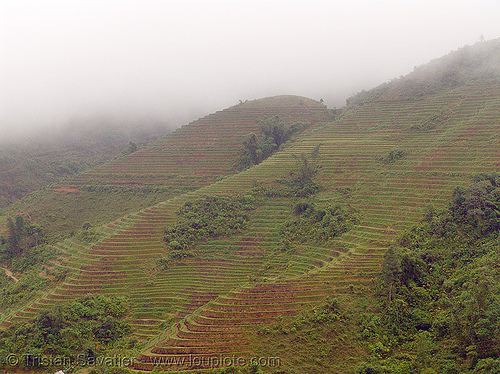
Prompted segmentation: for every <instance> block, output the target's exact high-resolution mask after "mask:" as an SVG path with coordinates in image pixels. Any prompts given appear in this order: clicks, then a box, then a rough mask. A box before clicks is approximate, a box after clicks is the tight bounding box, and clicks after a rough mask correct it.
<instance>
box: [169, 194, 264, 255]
mask: <svg viewBox="0 0 500 374" xmlns="http://www.w3.org/2000/svg"><path fill="white" fill-rule="evenodd" d="M254 208H255V198H254V197H253V196H252V195H245V196H241V197H223V196H205V197H202V198H200V199H198V200H196V201H194V202H187V203H186V204H184V206H183V207H182V208H181V209H180V210H179V212H178V213H177V215H178V217H179V222H178V223H177V224H176V225H175V226H174V227H173V228H170V229H166V230H165V236H164V240H165V242H166V243H167V245H168V247H169V249H171V250H174V251H184V250H189V249H191V248H192V246H193V245H194V244H195V243H197V242H199V241H201V240H206V239H208V238H217V237H224V236H231V235H233V234H235V233H237V232H240V231H242V230H243V229H245V227H246V226H247V224H248V221H249V216H248V212H249V211H251V210H253V209H254Z"/></svg>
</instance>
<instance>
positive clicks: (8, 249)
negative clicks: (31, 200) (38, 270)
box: [0, 216, 45, 259]
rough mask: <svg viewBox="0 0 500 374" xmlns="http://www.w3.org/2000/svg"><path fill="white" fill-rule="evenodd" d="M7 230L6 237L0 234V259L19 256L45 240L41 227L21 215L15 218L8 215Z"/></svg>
mask: <svg viewBox="0 0 500 374" xmlns="http://www.w3.org/2000/svg"><path fill="white" fill-rule="evenodd" d="M7 230H8V235H7V238H4V237H1V236H0V250H1V252H0V259H4V258H7V259H10V258H13V257H20V256H22V255H23V254H25V253H26V252H28V251H29V250H30V249H31V248H33V247H36V246H37V245H40V244H42V243H44V240H45V239H44V234H43V231H42V229H41V227H40V226H38V225H36V224H34V223H32V222H29V221H26V220H25V218H24V217H23V216H16V218H15V220H13V219H12V218H10V217H9V218H8V219H7Z"/></svg>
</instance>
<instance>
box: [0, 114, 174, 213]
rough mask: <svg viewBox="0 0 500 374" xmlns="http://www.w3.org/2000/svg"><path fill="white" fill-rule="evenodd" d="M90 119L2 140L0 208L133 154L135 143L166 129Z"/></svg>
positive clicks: (153, 136)
mask: <svg viewBox="0 0 500 374" xmlns="http://www.w3.org/2000/svg"><path fill="white" fill-rule="evenodd" d="M89 122H91V121H87V122H85V123H80V124H78V126H76V124H72V125H71V126H68V127H66V128H61V129H59V130H55V131H54V132H52V133H51V134H37V136H36V139H35V138H32V139H26V140H24V141H22V142H21V141H18V142H16V144H6V143H4V139H1V140H0V208H4V207H7V206H9V205H10V204H12V203H13V202H15V201H17V200H19V199H21V198H23V197H24V196H26V195H27V194H29V193H30V192H32V191H36V190H38V189H40V188H43V187H44V186H46V185H49V184H51V183H54V182H56V181H58V180H61V179H63V178H68V177H70V176H73V175H75V174H78V173H81V172H82V171H84V170H87V169H90V168H92V167H95V166H97V165H100V164H102V163H104V162H106V161H108V160H110V159H112V158H113V157H116V156H118V155H119V154H120V153H122V152H124V153H127V154H128V153H132V152H133V151H135V150H136V149H137V148H138V146H140V145H145V144H148V143H151V142H152V141H154V140H156V139H157V138H159V137H160V136H162V135H164V134H165V133H166V132H167V129H166V128H165V127H164V126H161V125H160V126H157V125H150V126H148V127H147V128H144V127H141V130H133V129H127V128H123V127H121V126H120V127H119V126H117V125H110V124H102V123H99V124H94V125H93V124H89ZM130 139H132V141H130ZM127 144H128V146H127ZM134 146H135V148H134ZM124 149H125V150H124Z"/></svg>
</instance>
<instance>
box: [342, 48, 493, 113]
mask: <svg viewBox="0 0 500 374" xmlns="http://www.w3.org/2000/svg"><path fill="white" fill-rule="evenodd" d="M499 77H500V39H494V40H490V41H485V42H478V43H476V44H474V45H472V46H464V47H462V48H459V49H458V50H456V51H452V52H450V53H449V54H447V55H446V56H443V57H441V58H437V59H434V60H432V61H431V62H429V63H428V64H425V65H422V66H418V67H415V69H414V71H413V72H411V73H410V74H408V75H406V76H404V77H400V78H397V79H394V80H392V81H390V82H389V83H384V84H382V85H380V86H378V87H375V88H374V89H371V90H369V91H364V90H363V91H362V92H360V93H358V94H356V95H354V96H353V97H351V98H349V99H347V104H348V105H355V104H361V103H365V102H371V101H383V100H396V99H397V100H405V99H406V100H411V99H415V98H417V97H419V96H423V95H427V94H432V93H438V92H441V91H442V90H447V89H450V88H453V87H458V86H463V85H468V84H481V83H484V84H490V83H495V82H498V80H499Z"/></svg>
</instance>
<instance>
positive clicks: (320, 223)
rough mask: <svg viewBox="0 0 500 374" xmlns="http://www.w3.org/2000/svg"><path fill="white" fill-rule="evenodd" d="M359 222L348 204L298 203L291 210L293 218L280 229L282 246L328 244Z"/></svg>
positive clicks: (309, 201)
mask: <svg viewBox="0 0 500 374" xmlns="http://www.w3.org/2000/svg"><path fill="white" fill-rule="evenodd" d="M358 222H359V219H358V217H357V214H356V211H355V210H354V209H353V208H352V207H351V206H350V205H348V204H339V203H329V204H321V205H320V204H315V203H314V202H312V201H311V200H308V201H304V202H299V203H297V204H295V206H294V208H293V218H292V219H290V220H288V221H287V222H286V223H285V224H284V225H283V226H282V227H281V229H280V237H281V238H282V242H281V244H282V246H284V248H286V247H288V246H289V243H292V242H299V243H305V242H308V241H311V242H313V243H323V244H325V243H328V242H329V241H331V240H332V239H334V238H336V237H338V236H339V235H341V234H343V233H344V232H346V231H348V230H349V229H350V228H351V227H353V226H354V225H355V224H357V223H358Z"/></svg>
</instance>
